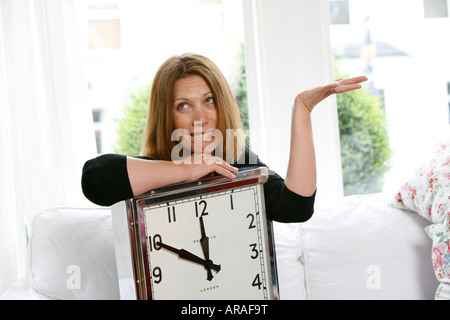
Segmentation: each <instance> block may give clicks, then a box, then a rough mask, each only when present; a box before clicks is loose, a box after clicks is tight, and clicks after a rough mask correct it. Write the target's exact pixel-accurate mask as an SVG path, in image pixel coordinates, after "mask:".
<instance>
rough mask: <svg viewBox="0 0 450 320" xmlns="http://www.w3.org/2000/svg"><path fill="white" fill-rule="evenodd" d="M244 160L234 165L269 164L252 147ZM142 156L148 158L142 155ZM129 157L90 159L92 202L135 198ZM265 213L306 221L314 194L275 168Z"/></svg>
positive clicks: (87, 177)
mask: <svg viewBox="0 0 450 320" xmlns="http://www.w3.org/2000/svg"><path fill="white" fill-rule="evenodd" d="M244 156H245V160H244V161H238V163H236V164H234V166H236V167H237V168H239V169H240V170H244V169H248V168H249V167H261V166H264V167H267V166H266V165H265V164H264V163H263V162H261V161H260V160H259V158H258V157H257V156H256V155H255V154H254V153H253V152H252V151H250V150H249V149H246V152H245V154H244ZM139 158H141V159H149V158H146V157H139ZM126 159H127V157H126V156H124V155H118V154H105V155H101V156H98V157H96V158H94V159H91V160H88V161H87V162H86V163H85V165H84V167H83V172H82V178H81V185H82V189H83V193H84V195H85V196H86V198H88V199H89V200H90V201H92V202H93V203H95V204H98V205H101V206H110V205H112V204H114V203H116V202H119V201H122V200H126V199H129V198H132V197H133V191H132V189H131V185H130V181H129V178H128V172H127V160H126ZM264 196H265V205H266V214H267V218H268V219H269V220H273V221H279V222H286V223H289V222H305V221H307V220H308V219H309V218H311V216H312V215H313V213H314V202H315V193H314V194H313V195H312V196H311V197H303V196H301V195H298V194H296V193H294V192H292V191H291V190H289V189H288V188H287V187H286V185H285V183H284V179H283V178H282V177H280V176H279V175H278V174H276V173H275V172H273V171H269V177H268V179H267V182H266V183H265V184H264Z"/></svg>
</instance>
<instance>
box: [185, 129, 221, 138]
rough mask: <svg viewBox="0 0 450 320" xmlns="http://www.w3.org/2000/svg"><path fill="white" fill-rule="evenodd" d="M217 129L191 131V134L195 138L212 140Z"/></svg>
mask: <svg viewBox="0 0 450 320" xmlns="http://www.w3.org/2000/svg"><path fill="white" fill-rule="evenodd" d="M214 131H215V129H211V130H206V131H204V132H201V133H200V132H195V133H191V136H192V137H194V139H201V140H210V139H211V137H213V136H214Z"/></svg>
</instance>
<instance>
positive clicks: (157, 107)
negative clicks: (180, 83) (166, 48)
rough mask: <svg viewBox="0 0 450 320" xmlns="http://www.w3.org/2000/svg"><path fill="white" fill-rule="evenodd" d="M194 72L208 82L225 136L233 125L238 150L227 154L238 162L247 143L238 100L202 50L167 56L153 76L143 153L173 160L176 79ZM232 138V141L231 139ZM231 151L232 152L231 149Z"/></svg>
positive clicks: (230, 158) (220, 127)
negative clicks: (197, 52) (200, 53)
mask: <svg viewBox="0 0 450 320" xmlns="http://www.w3.org/2000/svg"><path fill="white" fill-rule="evenodd" d="M192 75H198V76H201V77H202V78H203V79H204V80H205V82H206V83H207V84H208V86H209V88H210V90H211V92H212V94H213V96H214V99H215V105H216V109H217V115H218V126H217V128H216V129H218V130H220V131H221V133H222V136H223V137H227V135H226V134H227V132H226V130H227V129H233V130H234V131H233V133H234V141H233V144H234V145H233V146H234V148H233V149H234V152H232V153H233V154H231V155H229V154H226V159H224V160H226V161H228V162H230V163H234V162H236V160H237V159H238V158H239V157H240V156H241V154H242V152H243V151H244V147H245V137H244V133H243V130H242V121H241V117H240V114H239V108H238V104H237V101H236V99H235V97H234V95H233V93H232V91H231V89H230V86H229V85H228V82H227V80H226V79H225V77H224V75H223V74H222V72H221V71H220V70H219V68H218V67H217V65H216V64H215V63H214V62H212V61H211V60H210V59H208V58H206V57H204V56H201V55H199V54H193V53H186V54H183V55H181V56H173V57H171V58H169V59H167V60H166V61H165V62H164V63H163V64H162V65H161V67H160V68H159V69H158V71H157V73H156V75H155V78H154V80H153V85H152V90H151V95H150V106H149V110H148V116H147V125H146V127H145V130H144V136H143V140H142V146H141V153H142V155H144V156H147V157H150V158H153V159H157V160H171V151H172V149H173V148H174V147H175V145H176V141H171V136H172V132H173V131H174V130H175V128H174V125H173V105H174V94H173V88H174V85H175V81H177V80H178V79H181V78H185V77H188V76H192ZM223 140H224V141H223V146H222V150H223V152H222V154H223V155H224V156H225V150H227V146H226V144H227V141H226V140H228V139H223ZM228 142H229V141H228ZM228 153H229V152H228Z"/></svg>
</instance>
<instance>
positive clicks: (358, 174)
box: [336, 70, 392, 195]
mask: <svg viewBox="0 0 450 320" xmlns="http://www.w3.org/2000/svg"><path fill="white" fill-rule="evenodd" d="M336 76H337V78H346V77H347V76H342V75H339V72H338V71H337V70H336ZM337 104H338V113H339V132H340V139H341V157H342V169H343V178H344V192H345V195H351V194H367V193H376V192H381V191H382V189H383V179H384V174H385V173H386V172H387V171H389V169H390V167H389V165H388V160H389V159H390V158H391V156H392V151H391V149H390V146H389V137H388V131H387V120H386V116H385V113H384V110H383V109H382V108H381V103H380V100H379V98H378V97H376V96H372V94H371V91H369V90H367V89H361V90H355V91H351V92H347V93H345V94H340V95H337Z"/></svg>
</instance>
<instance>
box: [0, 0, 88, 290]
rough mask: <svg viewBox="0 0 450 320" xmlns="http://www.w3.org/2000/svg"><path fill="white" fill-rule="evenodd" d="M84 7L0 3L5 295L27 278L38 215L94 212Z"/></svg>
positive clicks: (0, 242) (0, 234) (0, 262)
mask: <svg viewBox="0 0 450 320" xmlns="http://www.w3.org/2000/svg"><path fill="white" fill-rule="evenodd" d="M75 3H76V4H75ZM80 3H81V2H80V0H34V1H33V0H0V294H1V293H2V292H3V291H4V290H6V289H7V288H8V287H9V286H10V285H11V284H12V283H13V282H14V281H16V280H17V279H18V278H20V277H21V276H23V274H24V267H25V257H26V236H27V226H29V223H30V221H31V219H32V217H33V215H34V214H35V213H36V212H38V211H39V210H41V209H43V208H46V207H54V206H90V204H89V203H88V202H87V200H86V199H85V198H84V197H83V195H82V192H81V187H80V174H81V169H82V165H83V163H84V161H85V160H87V159H88V158H91V157H94V156H95V155H96V151H95V139H94V129H93V123H92V115H91V112H90V110H89V108H88V106H87V103H86V92H85V91H86V83H85V81H84V77H83V73H82V70H83V59H82V50H81V42H80V35H79V32H78V29H77V28H78V25H79V24H78V23H79V19H82V18H83V17H82V16H80V15H79V13H80V12H82V11H78V10H76V8H75V5H77V6H79V5H80ZM28 231H29V230H28Z"/></svg>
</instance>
